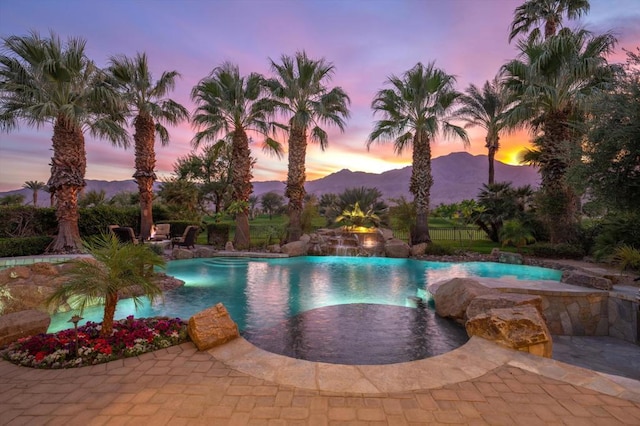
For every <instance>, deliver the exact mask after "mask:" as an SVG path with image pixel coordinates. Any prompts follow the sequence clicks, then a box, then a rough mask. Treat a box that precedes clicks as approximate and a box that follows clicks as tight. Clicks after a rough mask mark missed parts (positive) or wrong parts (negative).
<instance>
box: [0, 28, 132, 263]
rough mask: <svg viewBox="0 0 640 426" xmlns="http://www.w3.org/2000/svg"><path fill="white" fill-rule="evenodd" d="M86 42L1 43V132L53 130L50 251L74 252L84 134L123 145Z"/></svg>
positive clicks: (114, 106) (118, 115) (117, 113)
mask: <svg viewBox="0 0 640 426" xmlns="http://www.w3.org/2000/svg"><path fill="white" fill-rule="evenodd" d="M85 45H86V42H85V41H84V40H83V39H79V38H69V39H68V41H67V42H66V44H64V45H63V44H62V42H61V41H60V38H59V37H57V36H56V35H55V34H54V33H51V35H50V37H49V38H43V37H40V35H39V34H38V33H36V32H32V33H31V34H29V35H27V36H24V37H19V36H10V37H6V38H4V39H3V53H2V54H1V55H0V129H1V130H5V131H10V130H13V129H14V128H17V127H18V125H19V124H20V123H26V124H27V125H29V126H36V127H40V126H42V125H44V124H47V123H48V124H52V125H53V138H52V141H53V158H52V159H51V178H50V179H49V182H48V183H47V185H48V187H49V190H50V191H52V193H53V194H55V197H56V200H57V203H56V218H57V220H58V234H57V236H56V237H55V238H54V240H53V242H52V243H51V245H50V246H49V248H48V251H49V252H76V251H77V250H78V249H80V247H81V239H80V231H79V229H78V193H79V192H80V191H81V190H82V188H84V187H85V185H86V183H85V180H84V176H85V171H86V164H87V159H86V153H85V143H84V132H85V131H89V133H90V134H91V135H92V136H98V137H102V138H106V139H108V140H110V141H111V142H113V143H114V144H118V145H122V146H126V145H127V144H128V141H127V134H126V131H125V130H124V128H123V127H122V126H121V125H120V124H119V123H122V121H123V115H122V105H121V104H120V103H119V101H118V97H117V96H116V94H115V93H114V92H113V91H112V90H111V89H110V87H109V86H108V85H106V84H105V79H104V74H103V73H102V72H101V71H100V70H99V69H98V68H97V67H96V65H95V64H94V63H93V61H91V60H89V58H87V56H86V54H85Z"/></svg>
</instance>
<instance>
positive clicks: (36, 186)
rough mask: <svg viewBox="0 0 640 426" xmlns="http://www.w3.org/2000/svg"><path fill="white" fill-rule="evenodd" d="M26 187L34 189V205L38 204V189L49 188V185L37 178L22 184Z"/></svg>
mask: <svg viewBox="0 0 640 426" xmlns="http://www.w3.org/2000/svg"><path fill="white" fill-rule="evenodd" d="M22 187H23V188H25V189H30V190H31V191H33V207H37V206H38V191H44V190H45V189H46V188H47V185H46V184H45V183H44V182H40V181H37V180H28V181H26V182H25V183H24V185H22Z"/></svg>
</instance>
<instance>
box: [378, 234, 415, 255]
mask: <svg viewBox="0 0 640 426" xmlns="http://www.w3.org/2000/svg"><path fill="white" fill-rule="evenodd" d="M384 254H385V255H386V256H387V257H395V258H405V257H409V255H410V254H411V247H409V244H407V243H405V242H404V241H402V240H398V239H396V238H392V239H390V240H387V242H385V243H384Z"/></svg>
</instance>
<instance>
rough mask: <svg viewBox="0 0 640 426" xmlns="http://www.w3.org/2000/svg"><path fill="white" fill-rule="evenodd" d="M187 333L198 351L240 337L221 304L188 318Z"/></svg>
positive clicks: (235, 325)
mask: <svg viewBox="0 0 640 426" xmlns="http://www.w3.org/2000/svg"><path fill="white" fill-rule="evenodd" d="M187 332H188V333H189V337H191V340H192V341H193V343H195V345H196V346H197V347H198V350H200V351H206V350H207V349H211V348H213V347H215V346H219V345H221V344H223V343H226V342H228V341H230V340H233V339H235V338H236V337H238V336H239V335H240V333H239V332H238V325H237V324H236V323H235V322H233V320H232V319H231V317H230V316H229V312H227V308H225V307H224V305H223V304H222V303H218V304H217V305H215V306H213V307H211V308H209V309H205V310H204V311H201V312H198V313H197V314H195V315H194V316H192V317H191V318H189V324H188V326H187Z"/></svg>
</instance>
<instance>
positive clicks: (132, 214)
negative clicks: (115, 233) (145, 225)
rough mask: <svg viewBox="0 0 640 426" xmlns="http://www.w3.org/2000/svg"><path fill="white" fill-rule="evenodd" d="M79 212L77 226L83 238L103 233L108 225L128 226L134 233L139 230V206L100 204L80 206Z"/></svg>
mask: <svg viewBox="0 0 640 426" xmlns="http://www.w3.org/2000/svg"><path fill="white" fill-rule="evenodd" d="M79 212H80V219H79V220H78V228H79V229H80V235H81V236H82V237H83V238H86V237H88V236H91V235H100V234H102V233H105V232H107V229H108V227H109V225H120V226H129V227H131V228H133V230H134V232H135V233H136V234H137V233H138V231H139V230H140V208H139V207H115V206H108V205H100V206H95V207H87V208H82V209H80V210H79Z"/></svg>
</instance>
